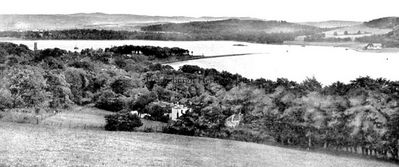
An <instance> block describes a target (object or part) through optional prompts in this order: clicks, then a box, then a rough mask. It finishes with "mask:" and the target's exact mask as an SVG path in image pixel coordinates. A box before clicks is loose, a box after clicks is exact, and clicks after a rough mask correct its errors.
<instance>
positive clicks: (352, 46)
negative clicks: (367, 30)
mask: <svg viewBox="0 0 399 167" xmlns="http://www.w3.org/2000/svg"><path fill="white" fill-rule="evenodd" d="M282 45H301V46H325V47H338V48H344V49H347V50H353V51H357V52H367V53H399V48H382V49H380V50H365V49H363V48H364V47H365V46H366V45H367V43H360V42H305V41H285V42H284V43H283V44H282Z"/></svg>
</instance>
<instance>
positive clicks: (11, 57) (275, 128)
mask: <svg viewBox="0 0 399 167" xmlns="http://www.w3.org/2000/svg"><path fill="white" fill-rule="evenodd" d="M154 48H156V47H154ZM136 50H138V49H136ZM155 50H156V49H155ZM132 51H133V52H134V51H135V49H134V46H121V47H113V48H108V49H105V50H102V49H98V50H92V49H85V50H82V51H81V52H80V53H78V52H68V51H65V50H61V49H57V48H54V49H45V50H41V51H38V52H33V51H31V50H29V49H28V48H27V47H26V46H24V45H15V44H10V43H0V60H1V61H0V66H1V67H2V68H1V73H0V83H2V84H0V114H1V111H12V110H13V109H20V108H23V109H25V108H28V109H33V110H34V109H37V108H40V109H46V110H48V111H53V110H55V109H59V108H68V107H69V106H71V105H85V104H94V105H95V106H96V107H98V108H101V109H104V110H109V111H112V112H115V113H117V114H116V115H114V116H108V117H107V120H109V121H110V122H114V123H115V124H113V125H117V126H113V125H112V126H111V125H109V126H107V128H108V130H134V127H131V126H129V125H134V126H140V125H141V123H140V122H134V123H132V124H131V123H130V122H129V121H131V120H133V121H138V120H139V119H138V117H137V116H131V115H129V114H130V111H137V112H138V113H139V114H147V115H148V116H147V117H146V118H147V119H151V120H155V121H162V122H169V124H168V126H167V127H166V128H165V129H164V132H165V133H174V134H183V135H194V136H208V137H216V138H223V139H233V140H241V141H251V142H258V143H280V144H282V145H288V146H295V147H303V148H309V149H319V148H325V149H334V150H340V151H348V152H353V153H355V152H356V153H359V154H362V153H363V154H365V155H370V156H375V157H379V158H386V159H395V160H398V152H399V151H398V150H399V144H398V143H399V128H398V127H399V101H398V100H399V82H398V81H389V80H386V79H381V78H380V79H372V78H369V77H360V78H357V79H355V80H353V81H351V82H350V83H348V84H344V83H341V82H336V83H333V84H331V85H328V86H323V85H321V84H320V83H319V82H318V81H317V80H316V79H314V78H309V79H306V80H305V81H303V82H301V83H297V82H294V81H289V80H288V79H284V78H280V79H277V80H275V81H272V80H266V79H256V80H251V79H247V78H245V77H243V76H241V75H239V74H231V73H229V72H225V71H222V72H220V71H217V70H215V69H204V68H201V67H198V66H189V65H185V66H182V67H181V68H180V69H179V70H174V69H173V68H172V67H170V66H167V65H161V64H155V63H153V61H152V60H150V57H151V56H146V55H144V54H143V53H137V54H129V53H131V52H132ZM141 52H142V51H141ZM160 53H162V52H160ZM152 54H155V53H152ZM154 57H155V59H156V60H159V61H161V60H162V59H158V58H157V57H158V56H156V55H155V56H154ZM159 57H163V56H159ZM173 103H180V104H184V105H186V106H188V107H189V108H191V109H192V112H188V113H187V114H184V115H182V116H181V117H180V118H179V119H178V120H177V121H170V120H169V117H167V114H168V113H170V107H171V106H170V105H169V104H173ZM232 114H242V115H243V118H242V120H241V122H240V125H239V126H238V127H236V128H230V127H226V125H225V121H226V118H227V117H229V116H231V115H232ZM118 120H122V121H124V122H119V121H118Z"/></svg>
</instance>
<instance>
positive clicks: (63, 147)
mask: <svg viewBox="0 0 399 167" xmlns="http://www.w3.org/2000/svg"><path fill="white" fill-rule="evenodd" d="M0 166H271V167H274V166H276V167H280V166H281V167H285V166H290V167H296V166H298V167H299V166H300V167H302V166H307V167H319V166H324V167H326V166H340V167H345V166H348V167H375V166H385V167H390V166H392V167H393V166H396V165H395V164H391V163H385V162H378V161H372V160H365V159H357V158H347V157H338V156H332V155H326V154H320V153H312V152H305V151H299V150H293V149H286V148H280V147H273V146H267V145H259V144H254V143H245V142H236V141H229V140H218V139H210V138H197V137H186V136H176V135H167V134H158V133H128V132H107V131H102V130H81V129H68V128H52V127H48V126H32V125H29V124H16V123H4V122H0Z"/></svg>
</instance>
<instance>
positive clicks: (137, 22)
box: [0, 13, 226, 31]
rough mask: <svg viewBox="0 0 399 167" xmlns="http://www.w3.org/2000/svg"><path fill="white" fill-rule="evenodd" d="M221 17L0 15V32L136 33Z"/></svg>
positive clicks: (85, 14)
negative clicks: (141, 29) (143, 28)
mask: <svg viewBox="0 0 399 167" xmlns="http://www.w3.org/2000/svg"><path fill="white" fill-rule="evenodd" d="M220 19H226V18H225V17H199V18H195V17H184V16H172V17H167V16H146V15H132V14H105V13H77V14H68V15H62V14H47V15H44V14H43V15H40V14H36V15H29V14H22V15H11V14H8V15H7V14H4V15H0V31H4V30H7V31H13V30H23V31H27V30H60V29H75V28H77V29H82V28H98V29H110V30H137V29H138V28H137V26H143V25H149V24H150V25H151V24H154V23H166V22H177V23H180V22H189V21H206V20H220Z"/></svg>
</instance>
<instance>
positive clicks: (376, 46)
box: [364, 43, 383, 50]
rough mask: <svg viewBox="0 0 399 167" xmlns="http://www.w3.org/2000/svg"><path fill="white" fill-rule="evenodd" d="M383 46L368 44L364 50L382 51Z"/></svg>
mask: <svg viewBox="0 0 399 167" xmlns="http://www.w3.org/2000/svg"><path fill="white" fill-rule="evenodd" d="M382 47H383V45H382V44H381V43H369V44H367V45H366V46H365V47H364V49H365V50H380V49H382Z"/></svg>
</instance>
